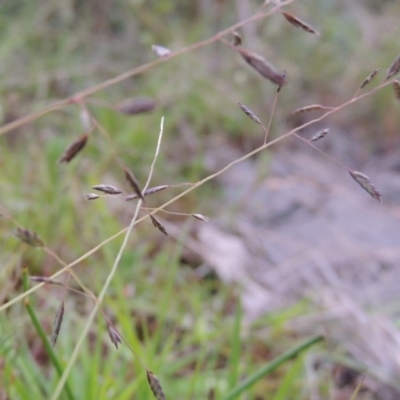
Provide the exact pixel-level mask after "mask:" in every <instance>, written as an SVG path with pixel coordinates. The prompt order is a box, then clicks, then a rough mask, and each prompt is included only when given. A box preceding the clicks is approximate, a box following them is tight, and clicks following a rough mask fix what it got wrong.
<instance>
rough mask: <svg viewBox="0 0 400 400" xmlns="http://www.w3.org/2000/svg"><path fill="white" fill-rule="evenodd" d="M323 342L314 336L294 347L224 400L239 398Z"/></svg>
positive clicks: (245, 381)
mask: <svg viewBox="0 0 400 400" xmlns="http://www.w3.org/2000/svg"><path fill="white" fill-rule="evenodd" d="M322 340H323V337H322V336H320V335H317V336H313V337H312V338H310V339H308V340H306V341H305V342H303V343H300V344H299V345H297V346H295V347H293V348H292V349H290V350H288V351H287V352H285V353H283V354H282V355H280V356H279V357H276V358H275V359H274V360H272V361H271V362H269V363H268V364H266V365H265V366H264V367H262V368H261V369H259V370H258V371H256V372H255V373H254V374H253V375H250V376H249V377H248V378H247V379H246V380H244V381H243V382H242V383H240V384H239V385H238V386H236V387H235V388H234V389H232V390H231V391H230V392H229V393H228V394H227V395H226V396H225V397H223V398H222V400H232V399H234V398H236V397H237V396H239V395H240V394H241V393H242V392H244V391H245V390H247V389H248V388H250V387H251V386H252V385H254V384H255V383H256V382H257V381H259V380H260V379H261V378H263V377H264V376H265V375H268V374H269V373H271V372H272V371H274V370H275V369H276V368H278V367H279V366H281V365H282V364H284V363H285V362H287V361H289V360H290V359H292V358H293V357H296V356H297V355H298V354H300V353H301V352H303V351H304V350H306V349H308V348H309V347H311V346H313V345H314V344H316V343H319V342H321V341H322Z"/></svg>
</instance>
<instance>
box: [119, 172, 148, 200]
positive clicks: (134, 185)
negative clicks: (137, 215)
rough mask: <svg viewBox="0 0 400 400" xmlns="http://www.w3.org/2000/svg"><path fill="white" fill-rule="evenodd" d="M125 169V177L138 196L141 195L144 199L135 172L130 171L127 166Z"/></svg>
mask: <svg viewBox="0 0 400 400" xmlns="http://www.w3.org/2000/svg"><path fill="white" fill-rule="evenodd" d="M123 169H124V174H125V179H126V180H127V181H128V183H129V185H130V186H131V188H132V189H133V191H134V192H135V193H136V194H137V196H138V197H140V198H141V199H142V200H143V201H144V197H143V194H142V192H141V190H140V187H139V183H138V181H137V179H136V177H135V175H133V173H132V172H131V171H129V169H128V168H127V167H125V166H124V167H123Z"/></svg>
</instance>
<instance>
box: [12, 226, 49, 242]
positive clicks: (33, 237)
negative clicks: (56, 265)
mask: <svg viewBox="0 0 400 400" xmlns="http://www.w3.org/2000/svg"><path fill="white" fill-rule="evenodd" d="M15 236H17V238H18V239H19V240H21V241H22V242H24V243H26V244H29V245H30V246H33V247H43V246H44V243H43V241H42V239H40V237H39V236H38V234H37V233H35V232H32V231H30V230H28V229H25V228H18V229H17V230H16V232H15Z"/></svg>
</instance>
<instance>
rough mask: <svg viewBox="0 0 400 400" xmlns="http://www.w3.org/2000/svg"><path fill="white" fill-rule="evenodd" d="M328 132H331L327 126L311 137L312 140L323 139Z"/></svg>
mask: <svg viewBox="0 0 400 400" xmlns="http://www.w3.org/2000/svg"><path fill="white" fill-rule="evenodd" d="M328 132H329V129H327V128H325V129H322V130H320V131H318V132H317V133H316V134H315V135H314V136H313V137H312V138H311V141H312V142H316V141H317V140H319V139H322V138H323V137H325V136H326V135H327V134H328Z"/></svg>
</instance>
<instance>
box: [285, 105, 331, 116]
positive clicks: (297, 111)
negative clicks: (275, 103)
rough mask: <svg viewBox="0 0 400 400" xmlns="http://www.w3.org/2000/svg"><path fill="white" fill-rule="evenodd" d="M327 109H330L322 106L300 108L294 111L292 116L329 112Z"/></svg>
mask: <svg viewBox="0 0 400 400" xmlns="http://www.w3.org/2000/svg"><path fill="white" fill-rule="evenodd" d="M327 109H328V110H329V109H330V107H325V106H321V105H320V104H312V105H310V106H306V107H301V108H298V109H297V110H294V111H292V114H303V113H308V112H312V111H318V110H327Z"/></svg>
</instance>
